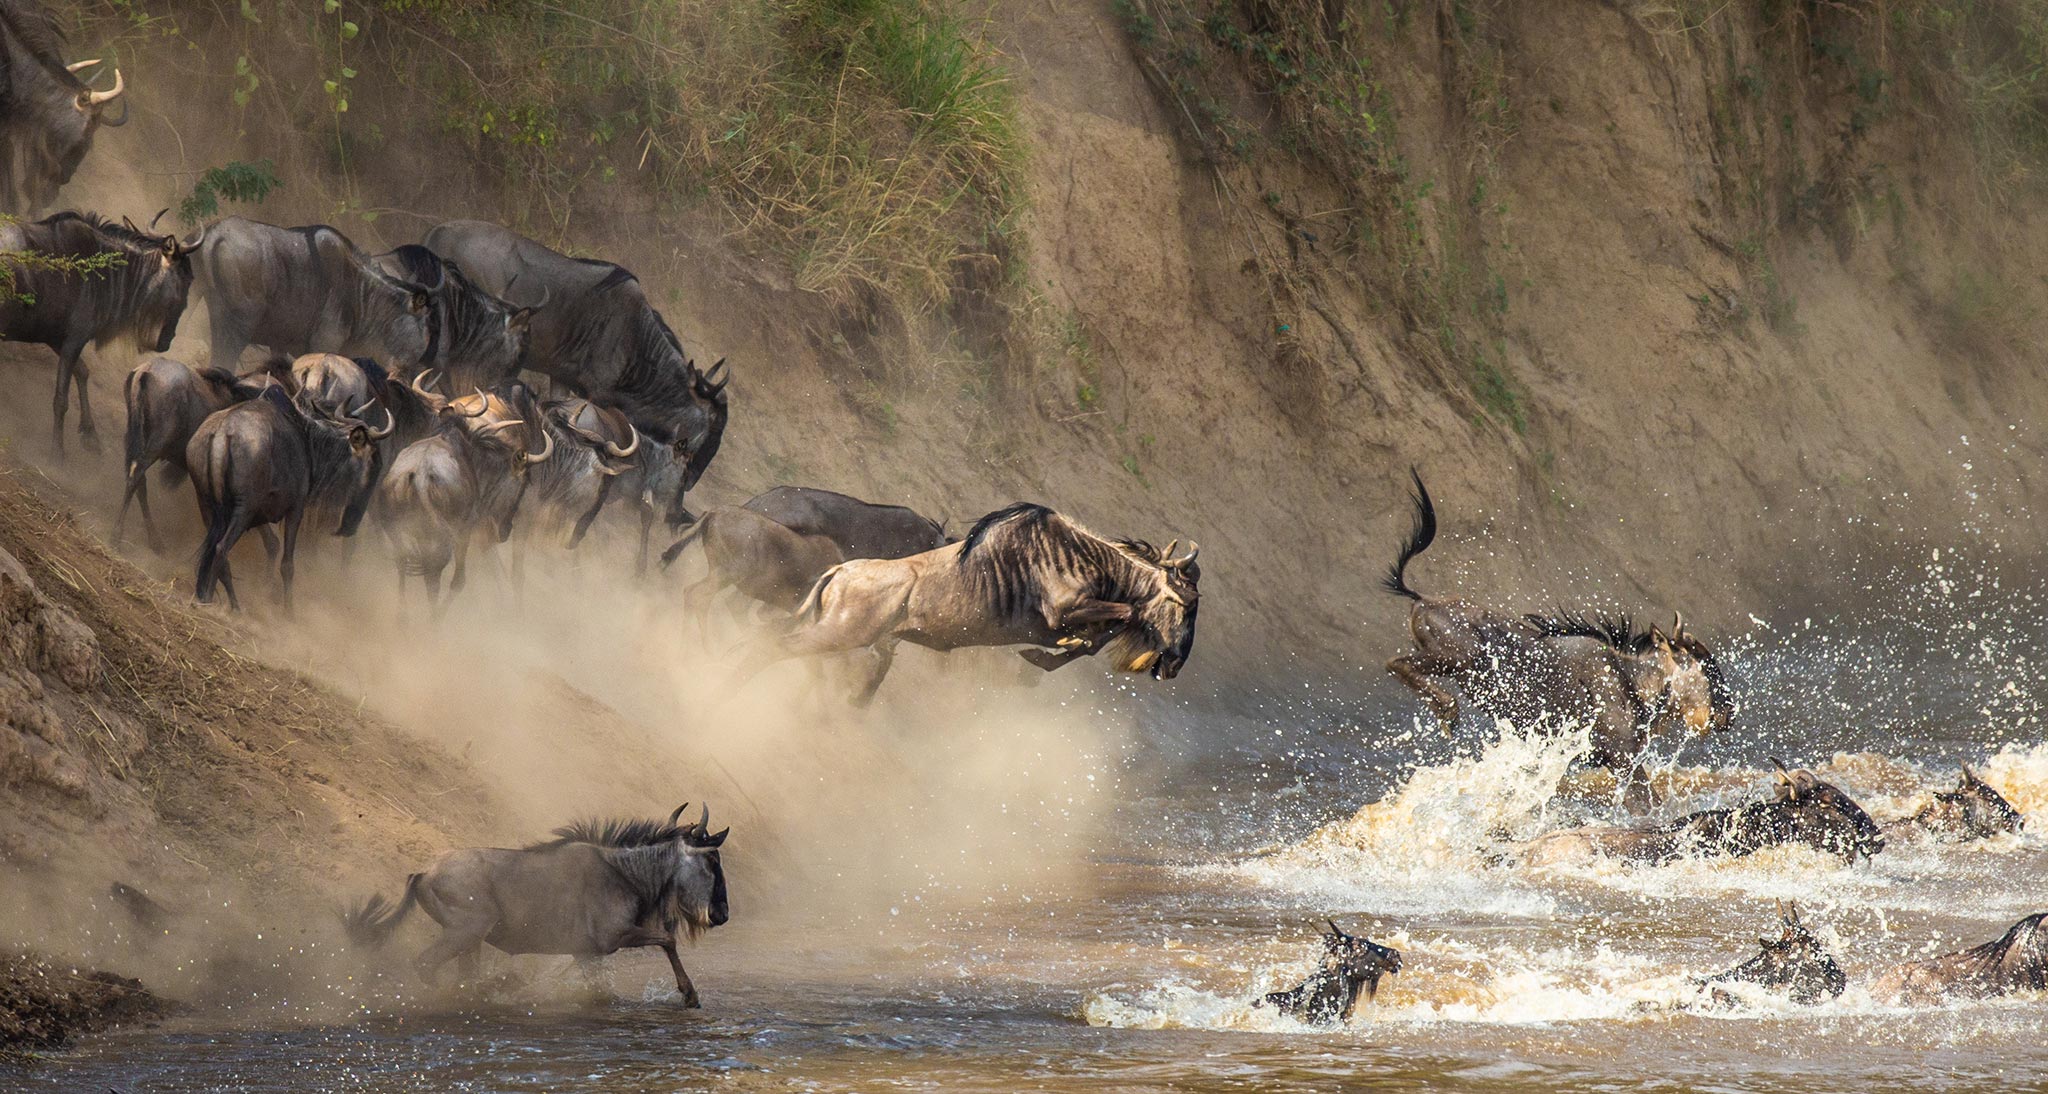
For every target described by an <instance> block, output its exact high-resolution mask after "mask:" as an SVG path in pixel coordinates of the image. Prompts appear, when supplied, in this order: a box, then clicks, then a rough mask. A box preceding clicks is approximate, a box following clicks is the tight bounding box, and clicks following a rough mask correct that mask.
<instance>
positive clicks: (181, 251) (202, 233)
mask: <svg viewBox="0 0 2048 1094" xmlns="http://www.w3.org/2000/svg"><path fill="white" fill-rule="evenodd" d="M205 242H206V229H204V228H201V229H199V234H198V235H196V236H193V237H192V242H190V243H180V244H178V257H180V258H183V257H184V256H186V255H188V254H191V253H192V252H193V251H196V250H198V249H199V245H200V244H202V243H205Z"/></svg>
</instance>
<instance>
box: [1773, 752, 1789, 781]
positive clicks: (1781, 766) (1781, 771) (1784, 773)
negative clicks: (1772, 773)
mask: <svg viewBox="0 0 2048 1094" xmlns="http://www.w3.org/2000/svg"><path fill="white" fill-rule="evenodd" d="M1771 766H1773V767H1775V768H1777V769H1778V777H1779V778H1781V779H1783V780H1785V781H1786V782H1788V783H1789V782H1791V781H1792V772H1790V771H1788V770H1786V768H1785V761H1783V760H1781V759H1779V758H1777V757H1776V756H1773V757H1771Z"/></svg>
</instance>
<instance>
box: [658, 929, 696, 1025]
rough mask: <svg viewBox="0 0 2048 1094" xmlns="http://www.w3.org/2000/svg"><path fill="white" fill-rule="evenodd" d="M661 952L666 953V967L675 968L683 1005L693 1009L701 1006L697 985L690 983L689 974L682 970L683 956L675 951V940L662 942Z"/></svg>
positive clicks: (677, 988) (677, 985) (677, 986)
mask: <svg viewBox="0 0 2048 1094" xmlns="http://www.w3.org/2000/svg"><path fill="white" fill-rule="evenodd" d="M661 952H662V953H665V954H667V955H668V967H669V968H672V969H674V970H676V990H677V991H679V992H681V993H682V994H683V1005H684V1006H686V1007H689V1008H691V1009H693V1010H694V1009H697V1008H700V1007H702V1006H703V1005H704V1001H703V1000H702V999H699V998H697V985H695V984H692V983H690V974H689V973H687V972H684V971H683V958H682V955H681V954H678V953H676V943H675V940H674V939H670V940H668V941H667V942H664V943H662V944H661Z"/></svg>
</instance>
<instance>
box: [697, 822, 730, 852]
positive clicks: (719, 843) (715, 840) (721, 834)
mask: <svg viewBox="0 0 2048 1094" xmlns="http://www.w3.org/2000/svg"><path fill="white" fill-rule="evenodd" d="M731 832H732V829H731V828H730V827H726V828H721V829H719V830H718V831H716V832H713V833H712V834H711V835H708V836H706V837H704V844H703V845H704V846H705V847H723V846H724V845H725V837H726V836H727V835H728V834H729V833H731Z"/></svg>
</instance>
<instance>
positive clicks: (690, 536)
mask: <svg viewBox="0 0 2048 1094" xmlns="http://www.w3.org/2000/svg"><path fill="white" fill-rule="evenodd" d="M708 523H710V522H709V521H702V520H700V521H696V522H694V523H692V524H691V525H690V530H689V531H687V532H684V533H683V538H681V539H679V540H676V541H675V542H674V543H671V544H669V545H668V550H666V551H663V552H662V553H661V568H662V569H664V570H666V569H668V567H669V564H670V563H672V562H674V561H675V560H676V556H678V555H681V554H682V553H683V549H684V548H685V547H688V546H689V545H690V544H692V543H695V542H697V539H698V538H699V537H700V536H702V535H703V534H704V526H705V525H706V524H708Z"/></svg>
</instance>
